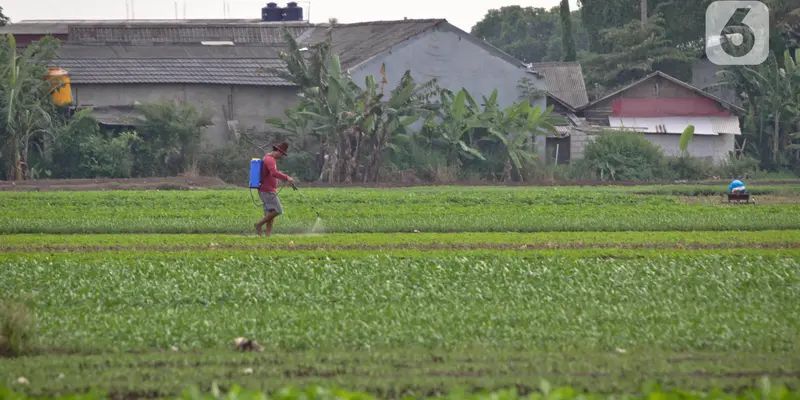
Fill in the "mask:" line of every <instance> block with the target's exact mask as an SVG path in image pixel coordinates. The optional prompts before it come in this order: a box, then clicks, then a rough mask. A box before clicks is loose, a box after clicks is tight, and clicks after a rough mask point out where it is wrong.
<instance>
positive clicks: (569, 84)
mask: <svg viewBox="0 0 800 400" xmlns="http://www.w3.org/2000/svg"><path fill="white" fill-rule="evenodd" d="M529 69H531V70H533V71H536V72H539V73H542V74H543V75H544V81H545V84H547V91H548V92H550V93H551V94H552V95H553V96H555V97H556V98H558V99H559V100H561V101H563V102H565V103H567V104H569V105H570V106H572V107H573V108H578V107H580V106H583V105H585V104H587V103H589V95H588V94H587V93H586V84H585V83H584V81H583V70H582V69H581V64H580V63H578V62H542V63H533V64H529Z"/></svg>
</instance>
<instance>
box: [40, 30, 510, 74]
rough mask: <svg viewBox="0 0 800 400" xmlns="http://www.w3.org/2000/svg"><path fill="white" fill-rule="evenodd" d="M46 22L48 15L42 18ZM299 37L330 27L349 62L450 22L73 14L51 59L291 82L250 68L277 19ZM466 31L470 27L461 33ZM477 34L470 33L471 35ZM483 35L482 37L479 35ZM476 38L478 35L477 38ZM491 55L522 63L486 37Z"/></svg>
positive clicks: (273, 63) (268, 58) (314, 38)
mask: <svg viewBox="0 0 800 400" xmlns="http://www.w3.org/2000/svg"><path fill="white" fill-rule="evenodd" d="M49 24H51V23H50V22H47V23H45V25H49ZM284 26H286V27H288V28H289V31H290V33H291V34H292V35H293V36H294V37H295V39H296V40H297V42H298V44H300V45H302V46H310V45H313V44H317V43H319V42H321V41H323V40H325V38H326V35H327V33H328V31H329V30H330V31H331V36H332V45H333V49H334V51H336V52H337V53H338V54H339V55H340V59H341V62H342V65H343V67H344V68H346V69H350V68H352V67H353V66H355V65H358V64H359V63H362V62H364V61H366V60H368V59H370V58H372V57H375V56H376V55H378V54H380V53H382V52H384V51H386V50H388V49H390V48H391V47H392V46H395V45H397V44H399V43H402V42H403V41H405V40H409V39H411V38H413V37H415V36H417V35H420V34H423V33H424V32H426V31H428V30H430V29H432V28H443V29H457V28H455V27H452V25H450V24H449V23H447V21H446V20H444V19H418V20H413V19H411V20H409V19H405V20H397V21H373V22H359V23H352V24H335V25H333V26H332V25H330V24H327V23H326V24H308V23H300V22H298V23H283V24H281V23H261V22H257V21H256V22H247V21H245V22H242V21H220V20H217V21H215V22H214V21H212V22H205V23H200V22H196V21H195V22H193V23H187V22H183V21H178V22H176V21H144V22H139V21H135V22H131V21H125V23H122V22H120V21H107V22H97V21H95V22H94V23H89V22H80V23H76V24H72V25H69V26H68V30H69V37H70V39H68V40H67V41H66V42H65V43H64V44H63V45H62V48H61V51H60V53H59V57H58V59H57V60H56V61H55V62H54V63H53V65H54V66H60V67H62V68H64V69H66V70H67V71H68V72H69V73H70V77H71V81H72V82H74V83H78V84H81V83H219V84H232V85H237V84H238V85H264V86H276V85H277V86H282V85H290V84H289V83H288V82H283V81H282V80H281V79H279V78H277V77H275V76H270V75H267V74H259V73H257V72H256V70H257V69H258V68H259V67H262V66H270V67H280V66H281V65H282V61H281V60H280V58H279V57H278V50H279V49H281V48H284V47H285V46H284V41H283V35H282V32H281V28H282V27H284ZM465 34H466V35H469V34H467V33H465ZM218 40H225V41H233V42H234V45H233V46H204V45H202V44H200V42H201V41H218ZM476 40H477V39H476ZM478 42H483V41H478ZM479 45H480V43H479ZM485 46H488V47H487V48H488V49H489V50H490V51H494V52H495V53H494V54H495V55H498V56H500V57H504V58H505V59H506V60H507V61H509V62H515V63H517V65H520V67H522V63H521V62H520V61H518V60H516V59H514V58H513V57H511V56H509V55H508V54H506V53H504V52H502V51H500V50H498V49H496V48H494V47H492V46H490V45H488V44H485Z"/></svg>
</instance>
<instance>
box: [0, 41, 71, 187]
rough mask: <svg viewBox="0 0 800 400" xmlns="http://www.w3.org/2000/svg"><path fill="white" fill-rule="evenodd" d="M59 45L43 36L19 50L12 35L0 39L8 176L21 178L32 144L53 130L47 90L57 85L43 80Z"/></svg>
mask: <svg viewBox="0 0 800 400" xmlns="http://www.w3.org/2000/svg"><path fill="white" fill-rule="evenodd" d="M58 47H59V45H58V41H57V40H55V39H53V38H52V37H46V38H44V39H43V40H41V41H39V42H38V43H35V44H33V45H30V46H28V47H26V48H25V50H24V51H22V52H20V51H19V50H18V49H17V43H16V40H15V38H14V36H13V35H11V34H9V35H7V36H6V37H5V38H2V39H0V76H2V78H1V79H0V140H2V144H3V149H2V150H3V151H2V152H1V153H2V155H1V156H0V160H2V162H3V164H5V169H6V172H7V174H8V179H13V180H19V179H23V168H22V165H23V164H25V165H27V164H28V155H29V151H30V146H31V143H33V142H34V141H37V140H42V138H43V137H44V136H47V135H49V134H52V132H53V128H54V126H55V122H54V118H56V107H55V105H54V104H53V103H52V101H51V99H50V93H51V92H52V90H55V89H56V88H58V86H57V85H53V84H52V83H51V81H49V80H47V79H46V75H47V67H46V65H47V63H48V62H49V61H50V60H52V59H53V58H55V55H56V52H57V51H58ZM20 53H21V54H20Z"/></svg>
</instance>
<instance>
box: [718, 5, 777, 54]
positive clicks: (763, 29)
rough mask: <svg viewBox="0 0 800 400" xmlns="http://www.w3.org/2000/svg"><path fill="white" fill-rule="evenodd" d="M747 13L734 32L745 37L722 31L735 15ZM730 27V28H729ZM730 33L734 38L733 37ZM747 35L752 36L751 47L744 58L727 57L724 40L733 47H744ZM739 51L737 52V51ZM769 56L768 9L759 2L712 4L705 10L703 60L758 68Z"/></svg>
mask: <svg viewBox="0 0 800 400" xmlns="http://www.w3.org/2000/svg"><path fill="white" fill-rule="evenodd" d="M739 10H742V11H746V12H747V14H746V16H745V17H744V19H742V22H741V24H736V25H743V26H739V27H737V28H736V29H737V30H738V31H739V32H741V31H742V30H744V31H747V33H746V34H742V33H738V32H737V33H734V32H730V30H729V31H728V32H726V31H725V28H726V27H728V26H729V22H731V19H732V18H733V17H734V15H735V14H736V12H737V11H739ZM731 25H732V24H731ZM732 33H733V34H732ZM746 35H749V36H752V38H753V41H752V43H753V47H752V48H751V49H750V51H748V52H747V53H746V54H744V55H740V56H737V55H732V54H729V53H728V52H727V51H726V50H725V49H724V48H723V46H722V43H723V41H724V39H722V37H726V38H727V41H729V42H731V43H732V44H733V46H734V47H737V48H738V47H743V46H746V43H744V42H747V41H746V40H744V37H745V36H746ZM737 50H739V49H737ZM768 55H769V8H767V6H766V5H765V4H764V3H762V2H760V1H741V0H736V1H727V0H723V1H715V2H713V3H711V5H709V6H708V8H707V9H706V56H708V60H709V61H711V62H712V63H714V64H717V65H757V64H761V63H763V62H764V61H766V60H767V56H768Z"/></svg>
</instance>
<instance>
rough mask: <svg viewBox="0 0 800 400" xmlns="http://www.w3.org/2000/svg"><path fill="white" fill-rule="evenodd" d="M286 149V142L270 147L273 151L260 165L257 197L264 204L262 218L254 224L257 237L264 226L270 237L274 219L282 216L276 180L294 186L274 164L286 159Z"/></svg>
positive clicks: (287, 147)
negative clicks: (259, 183) (259, 182)
mask: <svg viewBox="0 0 800 400" xmlns="http://www.w3.org/2000/svg"><path fill="white" fill-rule="evenodd" d="M288 149H289V144H288V143H286V142H281V143H279V144H278V145H277V146H272V150H273V151H271V152H269V153H267V155H265V156H264V162H263V163H262V164H261V185H260V186H259V187H258V197H261V202H263V203H264V218H262V219H261V220H260V221H258V223H256V234H258V235H261V227H262V226H264V225H265V224H266V225H267V232H266V233H267V236H269V235H271V234H272V224H273V223H274V222H275V217H277V216H278V215H281V214H283V208H282V207H281V201H280V199H278V193H277V191H276V188H277V186H278V179H280V180H283V181H287V182H289V183H291V184H294V179H292V178H291V177H289V176H288V175H286V174H284V173H282V172H280V171H278V167H277V162H276V160H280V159H282V158H283V157H286V151H287V150H288Z"/></svg>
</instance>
